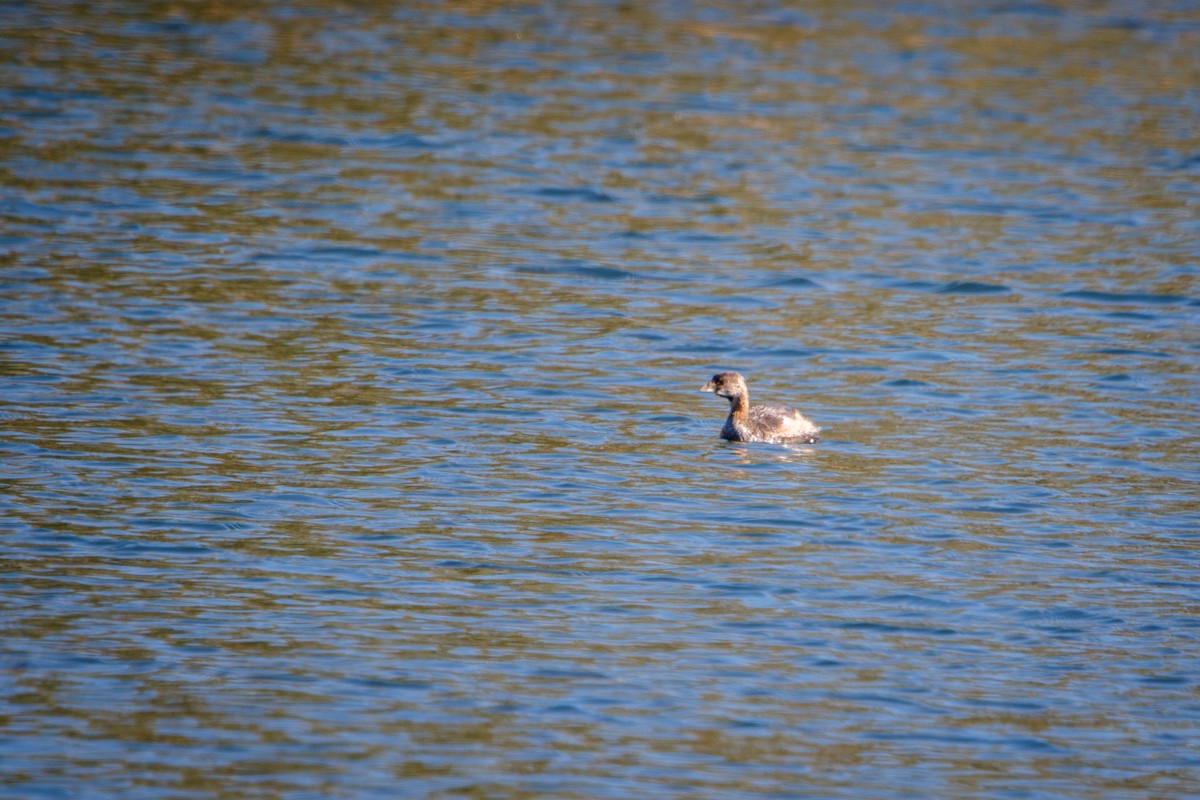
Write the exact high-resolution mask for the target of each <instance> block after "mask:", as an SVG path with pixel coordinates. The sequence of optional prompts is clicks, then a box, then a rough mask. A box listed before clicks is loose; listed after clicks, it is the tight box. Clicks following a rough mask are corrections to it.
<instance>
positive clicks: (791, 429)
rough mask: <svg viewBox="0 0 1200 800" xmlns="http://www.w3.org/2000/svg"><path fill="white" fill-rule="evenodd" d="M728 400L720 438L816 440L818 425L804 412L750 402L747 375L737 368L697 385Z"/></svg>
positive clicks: (777, 440) (734, 439)
mask: <svg viewBox="0 0 1200 800" xmlns="http://www.w3.org/2000/svg"><path fill="white" fill-rule="evenodd" d="M700 391H702V392H715V393H716V394H717V395H719V396H721V397H724V398H725V399H727V400H728V401H729V416H728V417H727V418H726V419H725V426H724V427H723V428H721V438H723V439H728V440H729V441H731V442H815V441H817V440H818V439H820V438H821V437H820V435H819V434H820V431H821V429H820V428H818V427H817V426H816V425H814V424H813V423H812V422H811V421H809V420H808V419H807V418H806V417H805V416H804V415H803V414H801V413H800V412H799V411H796V410H795V409H792V408H787V407H785V406H752V405H750V390H749V388H748V387H747V386H746V379H745V378H743V377H742V376H741V375H740V374H739V373H737V372H719V373H717V374H716V375H713V377H712V380H711V381H709V382H708V383H706V384H704V385H703V386H701V387H700Z"/></svg>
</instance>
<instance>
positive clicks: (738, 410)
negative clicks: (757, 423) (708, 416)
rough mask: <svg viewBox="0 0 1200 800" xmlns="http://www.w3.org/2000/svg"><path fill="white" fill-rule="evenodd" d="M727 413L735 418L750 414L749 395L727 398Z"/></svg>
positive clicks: (747, 393) (743, 394)
mask: <svg viewBox="0 0 1200 800" xmlns="http://www.w3.org/2000/svg"><path fill="white" fill-rule="evenodd" d="M729 413H730V414H733V415H734V416H735V417H744V416H746V415H747V414H749V413H750V393H749V392H743V393H742V394H738V395H734V396H733V397H731V398H729Z"/></svg>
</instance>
